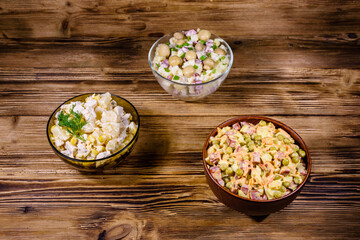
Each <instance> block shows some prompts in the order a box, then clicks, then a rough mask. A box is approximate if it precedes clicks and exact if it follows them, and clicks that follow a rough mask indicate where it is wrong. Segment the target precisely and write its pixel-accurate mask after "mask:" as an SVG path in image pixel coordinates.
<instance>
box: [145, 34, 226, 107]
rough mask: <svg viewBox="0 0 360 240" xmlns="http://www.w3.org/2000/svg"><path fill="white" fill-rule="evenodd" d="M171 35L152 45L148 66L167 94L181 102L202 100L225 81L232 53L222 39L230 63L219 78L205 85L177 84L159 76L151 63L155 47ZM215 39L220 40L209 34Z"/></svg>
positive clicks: (165, 41)
mask: <svg viewBox="0 0 360 240" xmlns="http://www.w3.org/2000/svg"><path fill="white" fill-rule="evenodd" d="M173 35H174V33H170V34H167V35H165V36H163V37H161V38H160V39H158V40H157V41H156V42H155V43H154V44H153V45H152V47H151V48H150V51H149V55H148V61H149V65H150V68H151V70H152V72H153V74H154V76H155V78H156V80H157V81H158V83H159V84H160V86H161V87H162V88H163V89H164V90H165V91H167V92H168V93H169V94H171V95H172V96H174V97H175V98H178V99H180V100H183V101H196V100H199V99H202V98H204V97H206V96H208V95H210V94H212V93H214V92H215V91H216V90H217V89H218V88H219V87H220V86H221V84H222V83H223V82H224V80H225V79H226V77H227V75H228V74H229V72H230V69H231V66H232V64H233V52H232V50H231V48H230V46H229V44H227V42H226V41H225V40H223V39H222V40H223V44H224V45H225V47H226V50H227V52H228V54H229V55H230V62H229V65H228V67H227V69H226V70H225V72H223V73H222V74H221V75H220V76H219V77H217V78H215V79H213V80H211V81H208V82H205V83H199V84H186V83H177V82H174V81H171V80H169V79H167V78H164V77H163V76H161V75H160V74H159V73H158V72H157V71H156V69H155V68H154V66H153V63H152V60H153V59H154V57H155V51H156V47H157V46H158V45H159V44H160V43H167V42H169V39H170V38H171V37H172V36H173ZM215 38H220V37H218V36H217V35H215V34H211V39H215Z"/></svg>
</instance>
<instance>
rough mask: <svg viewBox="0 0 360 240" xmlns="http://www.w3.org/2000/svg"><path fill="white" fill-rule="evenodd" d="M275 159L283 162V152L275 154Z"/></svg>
mask: <svg viewBox="0 0 360 240" xmlns="http://www.w3.org/2000/svg"><path fill="white" fill-rule="evenodd" d="M276 158H277V159H279V160H283V159H284V158H285V154H284V153H283V152H277V153H276Z"/></svg>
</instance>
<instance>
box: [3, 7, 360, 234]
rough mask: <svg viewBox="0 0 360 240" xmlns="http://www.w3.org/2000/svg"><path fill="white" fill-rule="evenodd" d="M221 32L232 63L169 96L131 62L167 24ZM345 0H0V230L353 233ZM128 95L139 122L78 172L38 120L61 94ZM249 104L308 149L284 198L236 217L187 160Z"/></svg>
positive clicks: (359, 57)
mask: <svg viewBox="0 0 360 240" xmlns="http://www.w3.org/2000/svg"><path fill="white" fill-rule="evenodd" d="M192 27H201V28H206V29H209V30H211V31H213V32H215V33H216V34H218V35H220V36H222V37H223V38H224V39H225V40H227V41H228V43H229V44H230V45H231V47H232V49H233V52H234V65H233V68H232V70H231V72H230V74H229V76H228V79H227V80H226V81H225V83H224V84H223V86H221V87H220V88H219V90H218V91H217V92H216V93H215V94H213V95H211V96H210V97H208V98H206V99H204V100H203V101H200V102H196V103H185V102H181V101H177V100H175V99H174V98H172V97H171V96H170V95H168V94H167V93H166V92H165V91H163V90H162V89H161V87H160V86H159V85H158V84H157V82H156V81H155V78H154V77H153V75H152V73H151V71H150V68H149V66H148V63H147V53H148V50H149V48H150V46H151V45H152V43H153V42H155V41H156V40H157V38H158V37H160V36H162V35H163V34H166V33H169V32H171V31H173V30H174V29H189V28H192ZM359 36H360V2H359V1H330V0H329V1H325V0H319V1H304V0H298V1H289V0H284V1H250V0H245V1H241V2H234V1H226V2H224V1H210V2H202V1H199V2H188V1H169V2H167V1H129V2H127V1H110V0H101V1H100V0H98V1H90V0H87V1H85V0H84V1H78V0H68V1H64V0H59V1H49V0H41V1H38V0H26V1H25V0H22V1H21V0H1V1H0V96H1V98H0V239H240V238H244V237H246V239H285V238H286V239H311V238H313V239H359V238H360V230H359V229H360V209H359V202H360V190H359V185H360V157H359V156H360V138H359V137H360V132H359V129H360V108H359V107H360V80H359V79H360V71H359V69H360V50H359V49H360V46H359V45H360V37H359ZM105 91H110V92H112V93H114V94H117V95H120V96H122V97H125V98H126V99H128V100H130V101H131V102H132V103H133V104H134V105H135V106H136V107H137V109H138V111H139V113H140V115H141V121H142V126H141V133H140V138H139V141H138V143H137V145H136V147H135V150H134V152H133V153H132V154H131V155H130V157H129V158H128V161H127V162H126V163H124V165H123V166H122V167H120V168H118V169H116V170H111V171H108V172H106V173H104V174H82V173H79V172H78V171H76V170H73V169H71V168H70V167H68V166H67V165H65V164H64V163H63V162H62V161H61V160H60V159H58V158H57V157H56V156H55V154H54V153H53V152H52V150H51V149H50V146H49V144H48V142H47V139H46V135H45V126H46V122H47V120H48V117H49V115H50V114H51V113H52V111H53V110H54V109H55V108H56V107H57V106H58V105H59V104H60V103H62V102H63V101H64V100H66V99H68V98H70V97H73V96H75V95H77V94H81V93H88V92H105ZM246 114H261V115H266V116H269V117H273V118H275V119H278V120H280V121H283V122H285V123H286V124H288V125H290V126H291V127H293V128H294V129H295V130H296V131H297V132H298V133H299V134H300V135H301V136H302V137H303V139H304V140H305V141H306V143H307V144H308V146H309V148H310V151H311V153H312V157H313V170H312V174H311V179H310V181H309V182H308V183H307V185H306V186H305V188H304V189H303V191H302V193H301V194H300V195H299V197H298V198H297V199H296V200H295V201H294V202H293V203H292V204H291V205H289V206H288V207H286V208H285V209H283V210H282V211H280V212H277V213H274V214H271V215H269V216H268V217H266V218H263V219H260V218H256V219H255V218H250V217H248V216H246V215H244V214H241V213H238V212H236V211H233V210H231V209H229V208H228V207H226V206H224V205H223V204H221V203H220V202H219V201H218V200H217V199H216V197H215V196H214V195H213V194H212V192H211V191H210V189H209V188H208V186H207V184H206V182H205V177H204V175H203V170H202V163H201V148H202V145H203V141H204V140H205V138H206V136H207V135H208V134H209V133H210V130H211V129H212V128H214V127H215V126H216V125H217V124H219V123H220V122H222V121H224V120H226V119H229V118H231V117H234V116H239V115H246Z"/></svg>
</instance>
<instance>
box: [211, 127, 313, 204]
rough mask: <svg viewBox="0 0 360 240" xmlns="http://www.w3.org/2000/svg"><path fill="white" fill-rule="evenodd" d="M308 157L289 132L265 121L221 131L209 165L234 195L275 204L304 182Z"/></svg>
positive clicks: (218, 130)
mask: <svg viewBox="0 0 360 240" xmlns="http://www.w3.org/2000/svg"><path fill="white" fill-rule="evenodd" d="M305 157H306V153H305V151H304V150H302V149H300V148H299V146H298V145H296V144H295V141H294V139H293V138H292V137H291V136H290V135H289V134H288V133H287V132H286V131H284V130H283V129H282V128H275V126H274V125H273V124H272V123H271V122H269V123H267V122H266V121H263V120H262V121H260V122H259V123H258V124H256V125H253V124H251V123H248V122H241V123H240V124H239V123H235V124H234V125H233V126H232V127H230V126H227V127H224V128H218V129H217V134H216V135H215V136H214V137H211V138H210V141H209V147H208V149H207V157H206V158H205V161H206V163H207V167H208V169H209V170H210V173H211V175H212V176H213V177H214V179H216V181H217V182H218V183H219V184H220V185H221V186H223V187H225V188H226V189H228V190H229V191H231V192H232V193H235V194H237V195H239V196H241V197H244V198H249V199H254V200H271V199H276V198H280V197H283V196H285V195H287V194H289V193H291V192H292V191H294V190H295V189H296V188H297V187H298V186H299V185H300V184H301V183H302V182H303V181H304V179H305V176H306V174H307V170H306V165H305V163H304V161H303V159H304V158H305Z"/></svg>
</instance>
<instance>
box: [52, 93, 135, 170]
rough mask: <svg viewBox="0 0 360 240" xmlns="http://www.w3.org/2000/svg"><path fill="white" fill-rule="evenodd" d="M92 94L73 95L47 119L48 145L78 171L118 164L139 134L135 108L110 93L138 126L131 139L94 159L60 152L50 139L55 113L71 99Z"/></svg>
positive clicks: (133, 144) (83, 98)
mask: <svg viewBox="0 0 360 240" xmlns="http://www.w3.org/2000/svg"><path fill="white" fill-rule="evenodd" d="M91 95H93V93H86V94H82V95H79V96H76V97H73V98H71V99H69V100H66V101H65V102H64V103H62V104H61V105H60V106H59V107H57V108H56V110H55V111H54V112H53V113H52V114H51V116H50V118H49V121H48V123H47V127H46V128H47V130H46V135H47V139H48V141H49V143H50V146H51V148H52V150H53V151H54V152H55V154H56V155H57V156H58V157H59V158H60V159H61V160H63V161H64V162H65V163H67V164H69V165H71V166H72V167H74V168H76V169H78V170H80V171H86V172H94V171H100V170H103V169H110V168H114V167H116V166H118V165H119V164H120V163H121V162H122V161H123V160H124V159H125V158H126V157H127V156H128V155H129V154H130V153H131V151H132V150H133V148H134V146H135V143H136V142H137V140H138V136H139V130H140V116H139V114H138V112H137V110H136V108H135V107H134V106H133V105H132V104H131V103H130V102H129V101H127V100H126V99H124V98H121V97H119V96H116V95H113V94H111V97H112V99H113V100H115V101H116V102H117V104H118V105H119V106H121V107H123V108H124V111H125V112H126V113H130V114H131V115H132V118H133V121H134V123H135V124H137V126H138V128H137V130H136V133H135V135H134V137H133V139H131V141H130V142H129V143H128V144H127V145H126V146H125V147H124V148H122V149H119V150H118V151H117V152H115V153H114V154H112V155H110V156H108V157H105V158H100V159H94V160H80V159H75V158H71V157H68V156H66V155H64V154H62V153H61V152H60V151H59V150H58V149H57V148H56V147H55V145H54V143H53V142H52V141H51V138H50V136H51V131H50V129H51V127H52V126H53V125H54V121H55V115H56V113H57V112H58V111H59V110H60V107H61V106H62V105H64V104H68V103H70V102H73V101H85V99H86V98H87V97H89V96H91Z"/></svg>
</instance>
